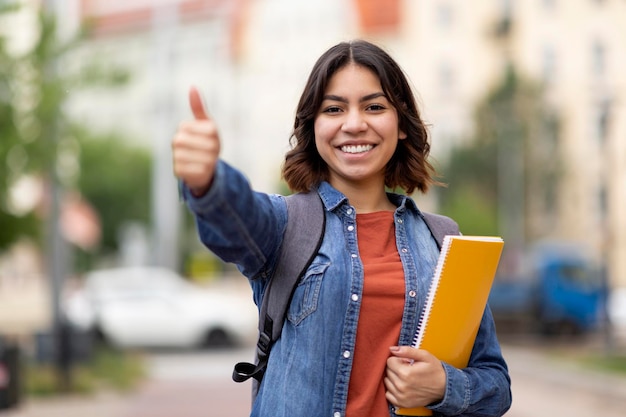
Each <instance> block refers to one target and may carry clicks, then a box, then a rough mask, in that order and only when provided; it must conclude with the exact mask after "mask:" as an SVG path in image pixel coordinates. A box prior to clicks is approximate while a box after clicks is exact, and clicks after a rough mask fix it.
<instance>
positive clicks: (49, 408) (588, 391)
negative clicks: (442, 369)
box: [0, 345, 626, 417]
mask: <svg viewBox="0 0 626 417" xmlns="http://www.w3.org/2000/svg"><path fill="white" fill-rule="evenodd" d="M503 350H504V355H505V358H506V359H507V361H508V363H509V367H510V372H511V378H512V381H513V407H512V408H511V410H510V411H509V412H508V413H507V414H506V417H544V416H545V417H559V416H563V417H565V416H567V417H578V416H581V417H582V416H586V415H590V414H595V415H602V416H603V417H623V416H624V415H625V414H624V410H626V377H617V376H614V375H607V374H602V373H598V372H592V371H588V370H583V369H581V368H579V367H576V366H574V365H572V364H571V363H569V362H566V361H562V360H560V359H558V358H554V357H552V356H549V355H545V354H542V353H540V352H539V351H538V350H536V349H531V348H528V347H518V346H513V345H503ZM251 358H252V349H250V348H248V349H242V350H234V351H217V352H192V353H153V354H151V355H149V357H148V360H149V367H150V378H149V380H148V381H146V382H145V383H144V384H142V386H141V387H140V388H139V389H138V390H137V391H136V392H133V393H130V394H125V395H120V394H115V393H109V392H106V393H101V394H98V395H96V396H94V397H76V398H69V399H68V398H63V399H52V400H51V399H38V400H29V401H26V402H25V403H24V404H23V405H22V407H21V408H20V409H18V410H14V411H10V412H0V416H1V417H74V416H77V417H78V416H81V417H82V416H85V415H89V416H90V417H147V416H150V417H178V416H185V417H245V416H248V415H249V411H250V382H246V383H243V384H236V383H234V382H232V380H231V379H230V375H231V372H232V367H233V365H234V364H235V363H236V362H239V361H247V360H250V359H251Z"/></svg>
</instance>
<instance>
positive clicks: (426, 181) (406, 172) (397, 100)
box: [282, 40, 439, 194]
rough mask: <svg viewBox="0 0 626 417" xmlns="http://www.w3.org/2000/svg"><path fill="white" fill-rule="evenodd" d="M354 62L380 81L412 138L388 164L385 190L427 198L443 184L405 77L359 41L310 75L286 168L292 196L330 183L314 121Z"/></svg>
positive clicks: (332, 53) (338, 49)
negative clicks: (332, 83)
mask: <svg viewBox="0 0 626 417" xmlns="http://www.w3.org/2000/svg"><path fill="white" fill-rule="evenodd" d="M351 63H355V64H357V65H360V66H363V67H365V68H368V69H369V70H371V71H372V72H373V73H374V74H376V75H377V76H378V78H379V79H380V84H381V86H382V89H383V92H384V93H385V95H386V96H387V98H388V100H389V101H390V102H391V104H392V105H393V106H394V107H395V109H396V111H397V113H398V121H399V128H400V130H401V131H403V132H404V133H406V135H407V138H406V139H404V140H399V141H398V146H397V148H396V151H395V152H394V154H393V156H392V158H391V160H390V161H389V162H388V164H387V167H386V171H385V186H387V187H388V188H390V189H397V188H400V189H403V190H404V191H405V192H406V193H408V194H411V193H413V191H415V189H418V190H420V191H421V192H423V193H425V192H426V191H427V190H428V188H429V186H430V185H433V184H439V183H438V182H437V181H435V180H434V179H433V176H434V175H435V169H434V167H433V166H432V165H431V164H430V163H429V162H428V154H429V153H430V144H429V142H428V131H427V129H426V126H425V124H424V122H423V121H422V119H421V117H420V113H419V110H418V108H417V104H416V102H415V96H414V95H413V91H412V90H411V87H410V85H409V83H408V81H407V78H406V76H405V75H404V72H403V71H402V69H401V68H400V66H399V65H398V64H397V63H396V61H395V60H394V59H393V58H391V56H389V54H388V53H387V52H385V51H384V50H383V49H381V48H380V47H378V46H376V45H374V44H372V43H370V42H367V41H364V40H354V41H351V42H342V43H339V44H337V45H335V46H333V47H332V48H330V49H329V50H327V51H326V52H325V53H324V54H322V56H321V57H320V58H319V59H318V60H317V62H316V63H315V65H314V66H313V69H312V70H311V74H310V75H309V79H308V81H307V83H306V86H305V88H304V91H303V92H302V96H301V97H300V101H299V103H298V107H297V110H296V119H295V122H294V128H293V133H292V135H291V137H290V144H291V150H289V151H288V152H287V154H286V155H285V161H284V164H283V170H282V176H283V178H284V180H285V181H286V182H287V185H288V186H289V188H290V189H291V190H292V191H293V192H306V191H309V190H311V189H312V188H313V187H315V186H316V185H317V184H319V183H320V182H321V181H325V180H328V178H329V170H328V166H327V165H326V163H325V162H324V160H323V159H322V157H321V156H320V154H319V152H318V151H317V147H316V146H315V132H314V123H315V117H316V115H317V113H318V111H319V108H320V106H321V105H322V101H323V97H324V93H325V91H326V87H327V86H328V82H329V80H330V78H331V77H332V76H333V75H334V74H335V73H336V72H337V71H338V70H340V69H341V68H343V67H345V66H346V65H348V64H351Z"/></svg>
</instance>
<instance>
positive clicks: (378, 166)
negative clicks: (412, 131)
mask: <svg viewBox="0 0 626 417" xmlns="http://www.w3.org/2000/svg"><path fill="white" fill-rule="evenodd" d="M398 125H399V124H398V114H397V112H396V109H395V108H394V107H393V106H392V104H391V102H390V101H389V100H388V99H387V97H386V96H385V95H384V93H383V89H382V87H381V84H380V80H379V79H378V77H377V76H376V74H374V73H373V72H372V71H370V70H369V69H367V68H365V67H362V66H359V65H357V64H348V65H347V66H345V67H343V68H341V69H339V70H338V71H337V72H336V73H335V74H334V75H333V76H332V77H331V78H330V80H329V83H328V86H327V88H326V91H325V92H324V99H323V101H322V104H321V106H320V108H319V110H318V112H317V115H316V117H315V123H314V131H315V145H316V146H317V151H318V152H319V154H320V155H321V157H322V159H323V160H324V161H325V162H326V164H327V165H328V169H329V173H330V178H329V182H330V183H331V184H332V185H333V186H334V187H335V188H337V186H338V185H339V186H340V184H346V185H350V186H358V185H361V184H366V183H371V182H374V183H380V185H381V186H384V181H385V167H386V165H387V163H388V162H389V160H390V159H391V157H392V155H393V153H394V152H395V150H396V146H397V144H398V140H399V139H404V138H406V134H404V133H403V132H401V131H400V130H399V127H398Z"/></svg>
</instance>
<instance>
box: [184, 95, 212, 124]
mask: <svg viewBox="0 0 626 417" xmlns="http://www.w3.org/2000/svg"><path fill="white" fill-rule="evenodd" d="M189 107H191V112H192V113H193V116H194V117H195V119H196V120H209V116H208V115H207V112H206V110H205V109H204V103H203V102H202V96H201V95H200V92H199V91H198V89H197V88H196V87H191V88H190V89H189Z"/></svg>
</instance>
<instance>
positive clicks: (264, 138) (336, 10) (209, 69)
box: [59, 0, 626, 286]
mask: <svg viewBox="0 0 626 417" xmlns="http://www.w3.org/2000/svg"><path fill="white" fill-rule="evenodd" d="M60 3H61V2H59V4H60ZM59 7H65V8H69V7H71V8H73V10H72V11H69V10H67V11H66V13H61V14H60V16H65V17H66V18H69V19H74V20H75V22H74V26H76V20H77V21H89V22H90V24H91V25H92V28H93V32H92V36H91V38H90V39H89V42H88V43H87V45H86V46H85V47H84V48H83V49H82V51H81V53H80V59H81V60H83V61H85V60H96V61H101V62H102V63H103V64H105V65H119V66H122V67H125V68H128V69H129V70H130V72H131V74H132V79H131V82H130V83H129V84H128V85H126V86H124V87H123V88H122V89H117V90H111V91H105V90H101V91H93V92H91V93H89V94H80V95H76V96H75V97H74V99H73V101H72V110H73V111H74V112H75V113H76V114H77V115H78V116H80V117H81V118H82V119H83V120H85V121H88V122H89V123H90V124H92V125H93V126H94V127H99V128H104V129H109V130H123V131H124V132H125V134H127V135H129V136H132V137H135V138H137V140H138V141H141V142H143V143H145V144H146V146H151V147H153V149H155V156H156V157H157V159H158V160H160V161H161V162H160V163H159V164H157V165H158V173H157V174H156V175H157V181H156V185H155V193H156V195H157V197H156V199H157V202H156V203H155V205H156V206H157V207H161V208H163V209H162V210H163V211H161V212H160V214H158V216H157V218H161V220H160V221H159V222H160V223H159V225H160V226H159V227H158V228H161V229H163V228H165V229H163V230H167V229H168V228H170V229H172V228H173V229H172V230H170V231H169V232H167V233H166V234H167V236H165V239H169V237H168V236H174V235H175V233H176V231H175V230H174V229H175V228H176V227H177V224H176V223H172V222H171V219H172V216H176V215H177V211H176V209H175V208H174V206H173V205H174V204H177V203H176V196H175V191H173V190H175V187H174V185H175V184H174V180H173V178H172V176H171V169H170V168H171V167H169V166H168V164H169V141H170V136H171V134H172V133H173V132H174V130H175V128H176V125H177V123H178V122H179V121H180V120H182V119H184V118H187V117H190V112H189V110H188V106H187V101H186V100H187V90H188V87H189V86H190V85H193V84H195V85H197V86H198V87H199V88H200V89H201V91H202V92H203V93H204V96H205V100H206V104H207V107H208V109H209V112H210V113H211V114H212V116H213V117H214V118H215V119H216V120H217V121H218V123H219V127H220V133H221V137H222V141H223V157H224V158H225V159H226V160H227V161H229V162H230V163H232V164H234V165H235V166H237V167H239V168H241V169H242V170H243V171H244V172H245V173H246V174H247V175H248V177H249V178H250V180H251V182H252V183H253V185H254V186H255V187H256V188H258V189H261V190H264V191H279V187H280V177H279V175H280V164H281V163H282V157H283V154H284V152H285V151H286V150H287V149H288V139H289V135H290V133H291V128H292V123H293V116H294V110H295V106H296V104H297V100H298V98H299V94H300V92H301V90H302V88H303V86H304V83H305V80H306V77H307V75H308V72H309V71H310V68H311V66H312V65H313V63H314V60H315V59H317V57H318V56H319V55H320V53H321V52H323V51H324V50H325V49H327V48H328V47H329V46H331V45H333V44H335V43H336V42H338V41H341V40H348V39H351V38H354V37H365V38H368V39H371V40H374V41H376V42H378V43H380V44H381V45H384V46H385V48H386V49H387V50H388V51H389V52H390V53H391V54H392V55H393V56H394V57H396V58H397V59H398V61H399V62H400V64H401V65H402V66H403V67H404V68H405V70H406V71H407V73H408V75H409V76H410V78H411V80H412V82H413V84H414V85H415V89H416V91H417V93H418V96H419V101H420V103H421V106H422V109H423V114H424V117H425V119H426V121H427V122H429V123H430V124H431V125H432V134H433V136H432V138H433V154H434V156H435V157H437V158H442V159H443V158H445V155H446V154H447V152H448V151H449V149H450V148H451V147H452V146H454V145H455V144H456V143H458V142H459V141H462V140H465V139H467V138H468V137H471V131H472V129H473V120H472V112H473V109H474V106H475V104H476V103H477V102H478V101H479V100H480V99H481V98H483V97H484V95H485V94H486V92H487V91H488V90H489V89H490V88H492V87H493V86H494V85H495V84H496V83H498V82H499V80H500V79H501V77H502V75H503V73H504V70H505V68H506V66H507V65H509V64H510V63H512V64H514V65H515V67H516V68H517V69H518V70H519V71H520V72H521V73H522V74H523V75H524V76H526V77H529V78H531V79H534V80H535V81H537V82H539V83H541V84H542V85H543V86H544V87H545V88H546V93H547V95H546V97H547V99H548V100H549V102H550V103H551V104H552V105H553V106H554V107H555V108H556V109H557V111H558V113H559V116H560V119H561V122H562V131H561V134H560V137H559V144H558V145H559V152H561V155H562V158H563V160H564V162H565V164H564V170H563V173H562V174H563V179H564V182H563V186H562V189H560V190H559V193H558V195H559V198H558V201H557V204H556V208H555V210H556V215H555V216H554V217H553V221H551V222H550V224H549V225H543V226H542V227H545V229H546V230H545V237H547V238H557V239H566V240H570V241H581V242H584V243H585V244H587V245H589V248H590V251H591V252H592V255H593V256H594V257H595V258H596V259H598V260H602V261H604V262H607V265H608V268H609V272H610V276H611V279H612V280H613V282H614V284H616V285H620V286H626V258H624V257H623V256H619V255H620V254H623V253H626V210H625V209H624V207H625V206H626V186H625V184H626V160H625V159H626V140H625V139H626V104H625V100H626V83H625V82H624V77H623V74H625V73H626V43H624V41H623V40H624V39H626V2H624V1H621V0H603V1H602V0H568V1H565V0H536V1H513V0H491V1H482V2H468V1H463V0H414V1H413V0H343V1H338V0H320V1H315V2H305V1H302V2H298V1H292V0H234V1H227V0H160V1H148V0H137V1H132V2H127V1H113V0H73V1H71V2H64V3H63V6H59ZM68 25H69V26H70V27H72V24H68ZM164 190H169V191H164ZM159 196H160V197H159ZM424 204H425V205H426V206H428V205H432V204H434V202H433V201H431V200H428V199H426V200H424ZM167 207H169V208H168V209H167V210H166V209H164V208H167ZM427 208H429V207H427ZM429 209H430V208H429ZM168 219H169V220H168ZM168 222H169V223H168ZM166 250H167V249H166V248H161V251H166Z"/></svg>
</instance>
